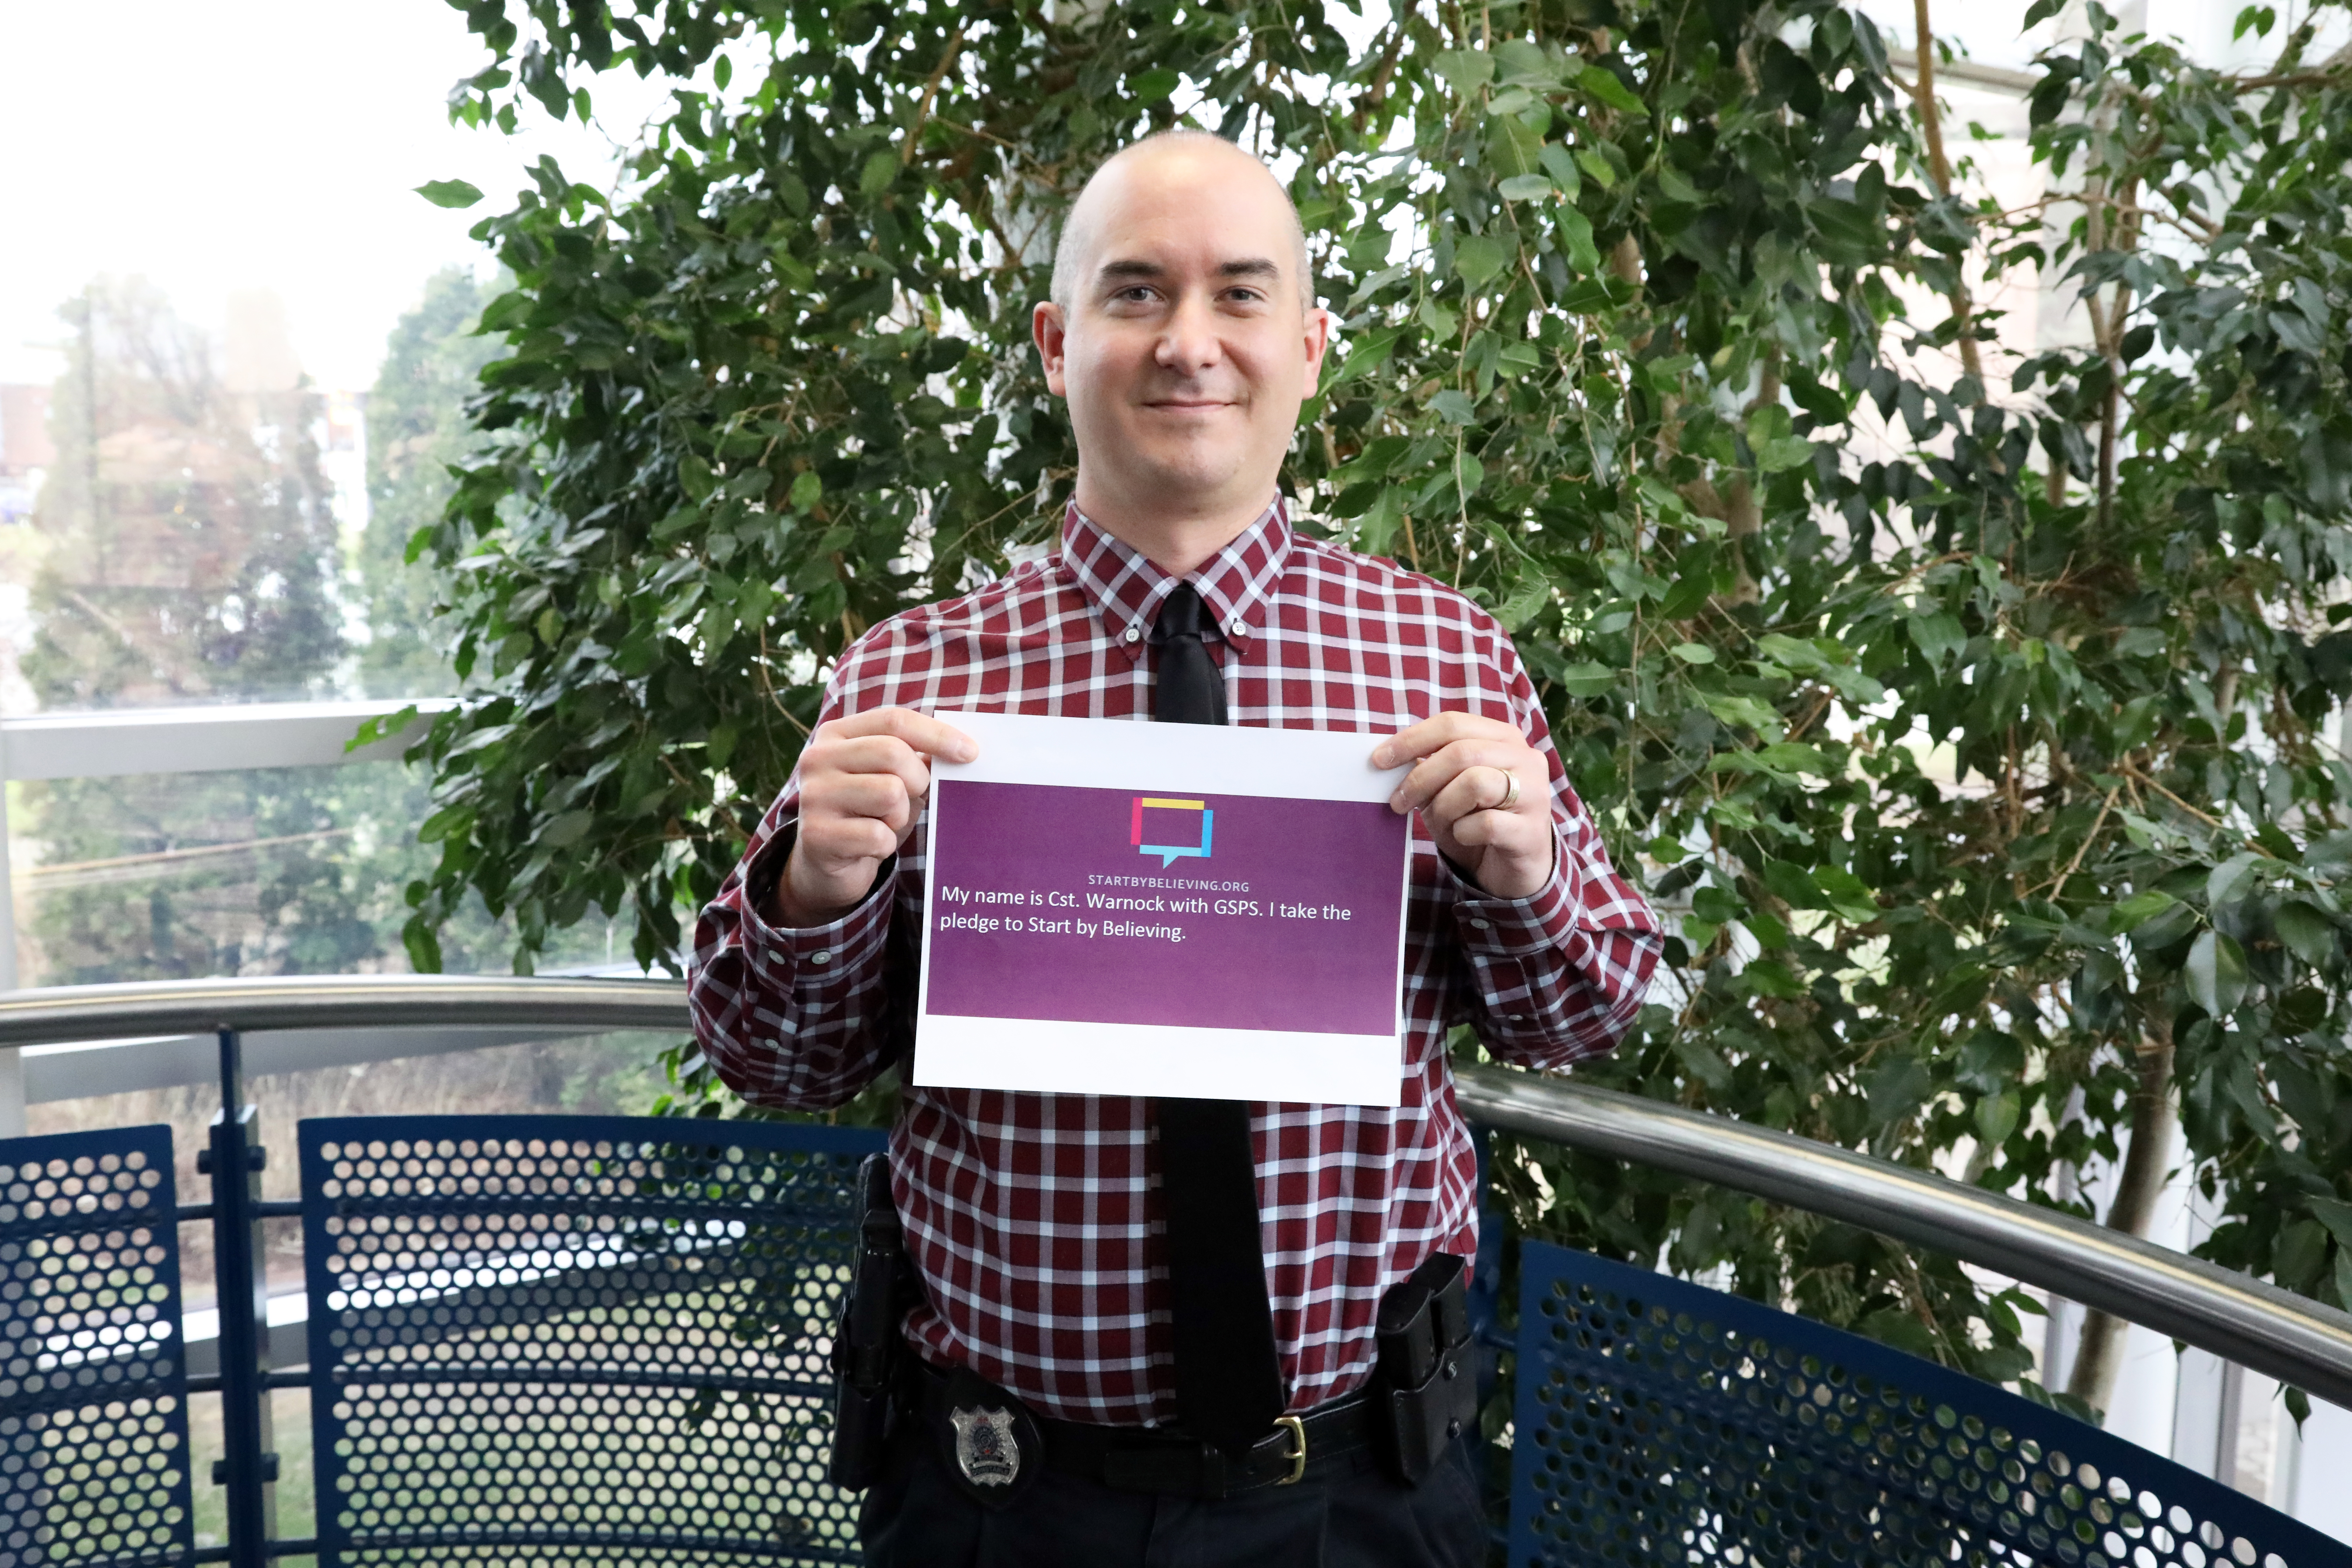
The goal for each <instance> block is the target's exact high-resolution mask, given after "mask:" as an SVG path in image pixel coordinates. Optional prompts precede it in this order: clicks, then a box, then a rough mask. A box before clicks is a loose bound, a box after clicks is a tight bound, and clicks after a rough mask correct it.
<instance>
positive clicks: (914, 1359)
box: [907, 1356, 1378, 1498]
mask: <svg viewBox="0 0 2352 1568" xmlns="http://www.w3.org/2000/svg"><path fill="white" fill-rule="evenodd" d="M907 1359H908V1361H909V1362H911V1363H914V1365H915V1367H916V1368H917V1369H918V1372H917V1381H918V1384H919V1389H920V1398H921V1401H922V1409H923V1416H924V1419H925V1420H926V1421H940V1420H943V1419H945V1416H944V1415H943V1409H944V1404H945V1401H946V1396H947V1387H948V1379H947V1375H946V1374H945V1373H941V1372H940V1371H939V1370H938V1369H937V1368H935V1367H933V1366H931V1365H929V1363H926V1362H924V1361H923V1360H922V1358H921V1357H919V1356H908V1358H907ZM1377 1414H1378V1408H1377V1406H1376V1405H1374V1404H1373V1402H1372V1400H1371V1399H1370V1396H1369V1395H1366V1394H1353V1395H1350V1396H1349V1397H1348V1398H1345V1399H1335V1400H1333V1401H1332V1402H1331V1403H1330V1404H1328V1405H1319V1406H1318V1407H1317V1408H1316V1409H1313V1410H1310V1411H1308V1412H1307V1414H1306V1415H1286V1416H1284V1417H1282V1419H1281V1420H1280V1421H1278V1422H1276V1424H1275V1427H1274V1430H1273V1431H1271V1432H1269V1433H1267V1434H1266V1435H1265V1436H1264V1437H1261V1438H1259V1439H1258V1440H1257V1442H1255V1444H1253V1445H1251V1447H1250V1448H1249V1451H1248V1452H1247V1453H1245V1454H1244V1455H1242V1456H1241V1457H1240V1458H1228V1457H1227V1455H1226V1454H1225V1452H1224V1450H1223V1449H1221V1448H1217V1447H1212V1446H1211V1445H1209V1444H1207V1443H1203V1442H1202V1441H1201V1440H1200V1439H1199V1438H1197V1437H1187V1436H1183V1435H1182V1434H1181V1433H1177V1432H1170V1431H1165V1430H1162V1429H1160V1428H1158V1427H1150V1426H1097V1425H1095V1424H1093V1423H1091V1422H1085V1421H1058V1420H1054V1419H1051V1418H1048V1417H1046V1416H1042V1415H1041V1416H1037V1417H1035V1420H1036V1424H1037V1431H1038V1433H1039V1435H1040V1436H1042V1437H1043V1438H1044V1441H1045V1468H1048V1469H1052V1470H1058V1471H1060V1472H1062V1473H1063V1474H1065V1475H1075V1476H1081V1477H1084V1478H1085V1479H1088V1480H1091V1481H1097V1482H1099V1483H1100V1484H1102V1485H1104V1486H1107V1487H1109V1488H1111V1489H1114V1490H1117V1491H1134V1492H1164V1493H1171V1494H1174V1495H1176V1496H1180V1497H1196V1498H1221V1497H1230V1496H1232V1495H1233V1494H1234V1493H1235V1492H1245V1491H1254V1490H1255V1489H1258V1488H1260V1487H1281V1486H1290V1485H1293V1484H1295V1483H1297V1482H1299V1481H1302V1480H1319V1479H1325V1478H1327V1477H1328V1476H1329V1475H1331V1474H1332V1473H1333V1472H1335V1471H1339V1470H1345V1469H1353V1468H1357V1467H1358V1466H1359V1465H1361V1464H1369V1463H1370V1452H1371V1447H1372V1444H1373V1442H1374V1440H1375V1434H1376V1431H1377V1426H1376V1416H1377Z"/></svg>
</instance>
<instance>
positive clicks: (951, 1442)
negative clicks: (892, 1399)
mask: <svg viewBox="0 0 2352 1568" xmlns="http://www.w3.org/2000/svg"><path fill="white" fill-rule="evenodd" d="M935 1397H936V1400H937V1403H936V1404H935V1405H934V1406H933V1410H934V1415H933V1417H932V1427H933V1430H934V1431H935V1432H936V1433H937V1435H938V1436H939V1437H940V1439H941V1441H942V1446H943V1447H945V1449H946V1453H945V1454H944V1456H943V1458H945V1459H946V1460H947V1471H948V1476H949V1478H950V1479H951V1480H953V1481H954V1482H955V1484H956V1489H957V1490H959V1491H961V1492H962V1493H963V1494H964V1495H965V1496H966V1497H968V1498H971V1500H973V1501H974V1502H977V1503H980V1504H982V1505H983V1506H985V1507H988V1508H1003V1507H1004V1506H1005V1505H1006V1504H1007V1503H1009V1502H1011V1501H1012V1500H1013V1499H1014V1498H1017V1497H1019V1496H1020V1495H1021V1494H1022V1493H1023V1492H1025V1491H1027V1490H1028V1489H1029V1488H1030V1487H1031V1486H1032V1485H1033V1484H1034V1482H1035V1481H1036V1479H1037V1472H1038V1470H1039V1469H1040V1468H1041V1467H1042V1464H1043V1461H1044V1459H1045V1441H1044V1438H1043V1437H1042V1436H1041V1435H1040V1434H1039V1432H1038V1430H1037V1423H1036V1421H1035V1419H1034V1417H1032V1416H1031V1415H1030V1414H1029V1410H1028V1407H1027V1406H1025V1405H1023V1404H1022V1403H1021V1401H1020V1400H1018V1399H1016V1398H1014V1397H1013V1395H1012V1394H1007V1393H1006V1392H1005V1391H1004V1390H1003V1389H1001V1388H999V1387H997V1386H996V1385H995V1384H992V1383H990V1382H989V1381H988V1380H987V1379H985V1378H983V1377H982V1376H980V1375H979V1374H978V1373H974V1372H972V1371H971V1369H969V1368H958V1369H957V1370H956V1371H955V1372H954V1373H952V1374H951V1375H950V1377H949V1378H948V1383H947V1388H946V1389H945V1391H944V1392H943V1393H940V1394H937V1395H936V1396H935Z"/></svg>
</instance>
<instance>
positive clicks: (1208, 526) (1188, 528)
mask: <svg viewBox="0 0 2352 1568" xmlns="http://www.w3.org/2000/svg"><path fill="white" fill-rule="evenodd" d="M1076 500H1077V504H1078V510H1080V511H1082V512H1084V513H1086V514H1087V519H1088V520H1089V521H1092V522H1093V523H1094V524H1095V526H1097V528H1100V529H1101V530H1102V531H1104V532H1105V533H1108V534H1109V535H1110V536H1111V537H1112V538H1113V539H1116V540H1118V542H1120V543H1122V544H1124V545H1126V546H1127V547H1128V548H1129V549H1130V550H1133V551H1135V552H1138V553H1139V554H1141V555H1142V556H1144V557H1145V558H1146V559H1148V560H1149V561H1150V563H1152V564H1153V565H1155V566H1157V567H1159V568H1160V570H1161V571H1162V572H1165V573H1167V574H1169V575H1170V576H1171V577H1183V576H1189V575H1190V574H1192V573H1194V572H1197V571H1199V570H1200V569H1201V566H1202V563H1205V562H1206V561H1208V560H1209V558H1210V557H1211V556H1213V555H1214V554H1216V553H1217V552H1218V551H1220V550H1223V548H1224V547H1225V546H1226V545H1228V544H1231V543H1232V542H1234V540H1236V539H1238V538H1240V537H1241V535H1242V531H1243V530H1244V529H1246V528H1248V527H1249V525H1250V524H1251V523H1254V522H1255V521H1257V520H1258V519H1259V518H1260V517H1262V516H1264V515H1265V509H1266V506H1267V505H1268V503H1270V502H1271V501H1272V500H1274V497H1273V496H1272V495H1265V496H1261V497H1260V498H1259V499H1257V500H1253V501H1248V502H1245V503H1244V502H1234V503H1232V504H1229V505H1202V506H1199V507H1186V506H1181V505H1177V506H1170V505H1166V504H1161V505H1156V506H1155V505H1149V504H1136V503H1134V502H1132V501H1129V500H1126V499H1124V498H1119V497H1112V496H1104V495H1101V494H1099V493H1097V490H1096V489H1094V488H1093V487H1090V486H1089V485H1088V484H1087V475H1086V472H1085V471H1084V470H1083V469H1081V470H1080V471H1079V474H1078V487H1077V497H1076Z"/></svg>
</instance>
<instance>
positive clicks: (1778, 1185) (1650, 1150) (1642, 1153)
mask: <svg viewBox="0 0 2352 1568" xmlns="http://www.w3.org/2000/svg"><path fill="white" fill-rule="evenodd" d="M419 1024H429V1025H436V1026H445V1027H453V1026H486V1027H514V1026H562V1027H573V1028H580V1029H583V1030H604V1029H667V1030H683V1029H685V1028H686V1027H688V1014H687V1007H686V988H685V986H684V985H683V984H680V983H679V982H677V981H666V980H588V979H555V978H549V979H522V978H514V979H508V978H493V977H472V976H456V975H450V976H442V975H302V976H290V977H284V978H268V979H255V980H193V981H164V982H152V983H139V984H125V985H78V986H63V987H58V988H56V989H51V990H35V991H19V992H16V993H13V994H5V995H0V1047H5V1046H26V1045H48V1044H55V1043H61V1042H66V1041H72V1040H95V1039H118V1038H121V1037H123V1036H126V1035H131V1034H139V1033H157V1034H163V1033H196V1032H201V1031H205V1030H212V1029H219V1028H234V1029H237V1030H245V1031H263V1030H270V1029H291V1028H309V1029H316V1028H332V1027H346V1028H366V1027H370V1026H393V1025H419ZM1456 1095H1457V1098H1458V1100H1459V1101H1460V1104H1461V1106H1462V1109H1463V1111H1464V1112H1465V1114H1466V1115H1467V1116H1468V1117H1469V1118H1470V1119H1471V1120H1473V1121H1479V1122H1483V1123H1485V1124H1486V1125H1488V1126H1491V1127H1497V1128H1501V1129H1503V1130H1505V1131H1511V1132H1516V1133H1519V1134H1522V1135H1524V1136H1528V1137H1531V1138H1538V1139H1543V1140H1546V1141H1548V1142H1556V1143H1561V1144H1565V1145H1566V1146H1568V1147H1570V1148H1572V1149H1578V1150H1581V1151H1583V1152H1588V1153H1593V1154H1601V1155H1606V1156H1611V1157H1613V1158H1616V1159H1621V1160H1626V1161H1630V1162H1632V1163H1636V1164H1642V1165H1648V1166H1653V1167H1654V1168H1656V1169H1658V1170H1662V1171H1669V1172H1672V1173H1675V1174H1676V1175H1682V1176H1689V1177H1693V1178H1696V1179H1697V1180H1701V1181H1706V1182H1711V1183H1714V1184H1717V1185H1721V1186H1726V1187H1730V1188H1733V1189H1736V1190H1738V1191H1739V1192H1744V1193H1749V1194H1755V1195H1756V1196H1758V1197H1762V1198H1766V1199H1769V1201H1771V1202H1774V1203H1779V1204H1784V1205H1788V1206H1790V1207H1791V1208H1799V1209H1803V1210H1805V1211H1807V1212H1809V1213H1812V1214H1818V1215H1824V1216H1826V1217H1828V1218H1831V1219H1835V1220H1840V1221H1843V1222H1844V1223H1846V1224H1849V1225H1853V1226H1860V1227H1862V1228H1863V1229H1865V1230H1871V1231H1875V1232H1877V1233H1878V1234H1880V1235H1882V1236H1886V1237H1893V1238H1895V1240H1898V1241H1905V1242H1909V1243H1913V1244H1915V1245H1917V1246H1922V1247H1932V1248H1934V1249H1935V1250H1937V1251H1938V1252H1942V1253H1945V1254H1947V1255H1948V1256H1951V1257H1954V1258H1958V1259H1960V1260H1961V1261H1962V1262H1965V1263H1972V1264H1976V1265H1978V1266H1979V1267H1982V1268H1990V1269H1993V1270H1995V1271H1996V1272H1998V1273H2000V1274H2003V1275H2006V1276H2008V1277H2009V1278H2011V1279H2019V1280H2022V1281H2024V1282H2025V1283H2027V1284H2031V1285H2038V1286H2041V1287H2042V1289H2047V1290H2050V1291H2052V1292H2053V1293H2055V1294H2057V1295H2059V1296H2062V1297H2063V1298H2065V1299H2066V1300H2071V1301H2079V1302H2081V1303H2083V1304H2084V1305H2085V1306H2088V1307H2092V1308H2095V1309H2097V1310H2101V1311H2105V1312H2110V1313H2113V1314H2114V1315H2115V1316H2116V1317H2118V1318H2122V1319H2125V1320H2126V1321H2131V1322H2135V1323H2139V1324H2142V1325H2144V1326H2146V1327H2147V1328H2149V1329H2151V1330H2154V1331H2157V1332H2158V1333H2161V1334H2167V1335H2169V1336H2170V1337H2172V1338H2174V1339H2177V1340H2179V1341H2181V1342H2184V1343H2187V1344H2190V1345H2194V1346H2196V1347H2197V1348H2199V1349H2200V1350H2204V1351H2210V1352H2212V1353H2213V1354H2215V1355H2217V1356H2220V1357H2221V1358H2222V1359H2223V1360H2225V1361H2231V1362H2235V1363H2238V1364H2240V1365H2242V1366H2246V1367H2250V1368H2252V1369H2253V1370H2254V1371H2256V1372H2260V1373H2264V1374H2266V1375H2268V1376H2271V1377H2274V1378H2276V1379H2278V1380H2279V1381H2280V1382H2282V1383H2286V1384H2294V1386H2296V1387H2299V1388H2303V1389H2305V1390H2307V1391H2308V1392H2310V1393H2311V1394H2316V1395H2318V1396H2319V1397H2321V1398H2323V1399H2326V1400H2328V1401H2330V1402H2331V1403H2333V1404H2336V1405H2344V1406H2345V1407H2347V1409H2352V1315H2347V1314H2346V1313H2343V1312H2339V1311H2336V1310H2334V1309H2333V1308H2330V1307H2326V1306H2323V1305H2321V1304H2320V1303H2319V1302H2317V1301H2314V1300H2309V1299H2307V1298H2305V1297H2302V1296H2297V1295H2294V1294H2293V1293H2291V1292H2289V1291H2286V1290H2282V1289H2279V1288H2278V1287H2276V1286H2274V1285H2270V1284H2266V1283H2264V1282H2263V1281H2262V1280H2259V1279H2252V1277H2250V1276H2247V1275H2242V1274H2233V1273H2231V1272H2230V1271H2229V1270H2227V1269H2224V1268H2218V1267H2216V1266H2215V1265H2213V1264H2210V1263H2207V1262H2205V1261H2203V1260H2202V1259H2200V1258H2190V1257H2189V1256H2188V1255H2186V1254H2184V1253H2179V1252H2174V1251H2172V1250H2170V1249H2168V1248H2166V1247H2158V1246H2156V1245H2155V1244H2153V1243H2151V1242H2146V1241H2140V1240H2137V1239H2136V1238H2134V1237H2127V1236H2123V1235H2120V1234H2118V1233H2116V1232H2115V1231H2111V1230H2107V1229H2105V1228H2104V1227H2102V1226H2095V1225H2092V1224H2090V1223H2088V1222H2087V1221H2084V1220H2080V1219H2076V1218H2074V1217H2073V1216H2072V1215H2063V1214H2059V1213H2057V1212H2055V1211H2053V1210H2051V1209H2045V1208H2037V1207H2035V1206H2033V1205H2030V1204H2022V1203H2019V1202H2017V1201H2016V1200H2015V1199H2012V1198H2005V1197H2001V1196H1999V1195H1998V1194H1992V1193H1988V1192H1985V1191H1983V1190H1982V1189H1980V1188H1977V1187H1972V1186H1968V1185H1965V1184H1961V1183H1958V1182H1952V1181H1948V1180H1946V1179H1945V1178H1943V1177H1941V1176H1937V1175H1935V1174H1933V1173H1929V1172H1925V1171H1916V1170H1912V1169H1910V1168H1908V1167H1906V1166H1901V1165H1892V1164H1888V1163H1885V1162H1884V1161H1879V1160H1874V1159H1870V1158H1868V1157H1867V1156H1864V1155H1861V1154H1855V1153H1853V1152H1849V1151H1846V1150H1843V1149H1837V1148H1832V1147H1831V1146H1830V1145H1828V1144H1825V1143H1817V1142H1813V1141H1812V1140H1811V1139H1806V1138H1798V1137H1794V1136H1792V1135H1790V1134H1789V1133H1786V1132H1779V1131H1773V1130H1772V1129H1770V1128H1766V1127H1756V1126H1751V1125H1749V1124H1748V1123H1745V1122H1739V1121H1730V1120H1728V1119H1727V1118H1724V1117H1720V1116H1709V1115H1706V1114H1704V1113H1702V1112H1699V1111H1694V1110H1684V1109H1682V1108H1680V1107H1678V1106H1672V1105H1664V1104H1660V1103H1659V1102H1657V1101H1655V1100H1643V1099H1641V1098H1640V1097H1638V1096H1634V1095H1628V1094H1618V1093H1614V1092H1612V1091H1610V1090H1607V1089H1592V1088H1590V1087H1587V1086H1585V1085H1582V1084H1577V1083H1571V1082H1568V1081H1565V1080H1562V1079H1554V1078H1545V1077H1539V1076H1538V1075H1535V1074H1532V1073H1525V1072H1515V1071H1512V1070H1510V1069H1507V1068H1493V1067H1470V1068H1460V1069H1458V1070H1457V1074H1456Z"/></svg>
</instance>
